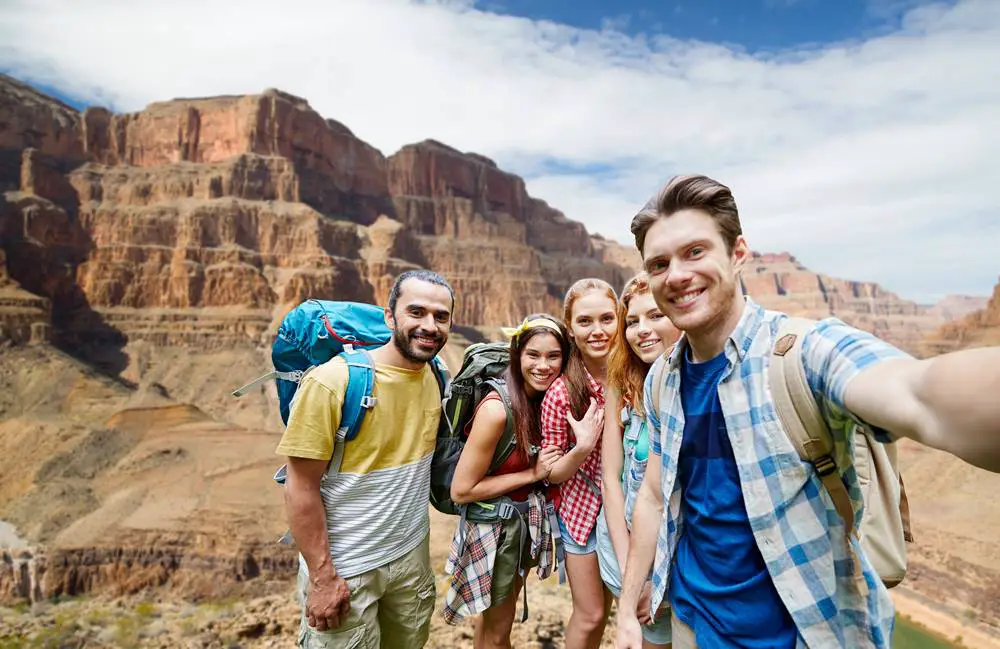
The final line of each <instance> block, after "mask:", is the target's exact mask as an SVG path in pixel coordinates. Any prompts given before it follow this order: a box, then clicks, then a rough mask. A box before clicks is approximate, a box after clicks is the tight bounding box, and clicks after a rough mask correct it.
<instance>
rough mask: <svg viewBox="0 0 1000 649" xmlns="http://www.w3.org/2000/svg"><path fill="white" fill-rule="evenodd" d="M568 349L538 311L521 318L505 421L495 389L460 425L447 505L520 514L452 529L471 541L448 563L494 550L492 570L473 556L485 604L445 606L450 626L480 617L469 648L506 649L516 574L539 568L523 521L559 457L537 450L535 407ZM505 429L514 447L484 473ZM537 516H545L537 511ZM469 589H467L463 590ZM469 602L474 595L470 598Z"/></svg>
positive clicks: (554, 451) (506, 380)
mask: <svg viewBox="0 0 1000 649" xmlns="http://www.w3.org/2000/svg"><path fill="white" fill-rule="evenodd" d="M569 344H570V343H569V335H568V333H567V331H566V328H565V327H564V326H563V325H562V323H561V322H559V321H558V320H557V319H556V318H555V317H553V316H550V315H547V314H544V313H539V314H533V315H530V316H528V317H527V318H526V319H525V320H524V321H523V322H522V323H521V325H520V326H519V327H518V328H517V329H515V330H514V332H513V335H512V337H511V341H510V364H509V365H508V367H507V369H506V370H505V371H504V374H503V386H504V389H505V391H506V393H507V395H508V398H509V405H510V411H511V414H512V421H511V422H508V412H507V406H505V405H504V403H503V401H502V396H501V395H500V394H499V393H498V392H497V391H495V390H494V391H492V392H489V393H488V394H487V395H486V396H485V397H483V399H482V400H481V401H480V402H479V404H478V405H477V406H476V410H475V412H474V414H473V415H472V419H471V421H470V423H469V425H468V427H467V431H466V434H467V440H466V442H465V447H464V448H463V450H462V454H461V456H460V458H459V460H458V464H457V465H456V467H455V475H454V477H453V478H452V482H451V498H452V500H453V501H454V502H455V503H456V504H458V505H468V504H469V503H477V502H484V501H491V500H494V499H496V498H499V497H505V499H509V502H510V503H511V504H512V505H515V506H517V507H519V508H520V509H519V511H521V512H522V515H514V516H512V517H511V518H508V519H506V520H498V521H496V522H494V523H486V524H482V523H476V524H469V523H464V524H465V529H462V530H459V531H458V532H457V534H456V538H458V536H459V534H460V535H461V536H462V537H465V535H466V534H467V533H471V534H474V535H476V538H475V539H472V540H471V541H470V539H468V538H463V539H462V540H461V541H460V542H457V543H455V542H453V548H452V556H451V557H450V558H449V565H451V566H456V565H468V564H469V563H470V562H469V557H467V556H466V557H460V556H457V555H459V554H461V553H463V552H473V553H476V554H481V555H488V554H489V552H485V551H484V552H481V553H480V550H482V549H483V547H484V546H483V545H482V544H483V543H484V541H483V540H484V539H485V543H488V544H489V547H490V548H491V549H492V548H494V547H495V557H494V559H493V563H492V565H491V566H488V565H483V561H482V560H481V559H478V558H476V559H475V566H474V569H475V570H477V571H478V573H477V575H476V579H477V580H478V584H477V587H478V586H481V585H483V584H487V583H488V584H489V587H488V588H486V589H485V590H486V591H487V592H488V593H489V596H488V599H482V600H481V601H479V602H470V601H463V602H462V603H461V605H460V606H457V607H456V606H453V605H451V604H450V603H448V604H446V608H445V615H446V619H447V620H448V621H449V622H451V621H453V620H454V619H455V618H456V617H458V616H461V615H464V614H466V613H482V615H481V617H480V618H479V619H478V620H477V622H476V631H475V640H474V642H475V647H476V649H485V648H494V647H504V648H509V647H510V632H511V627H512V625H513V623H514V612H515V609H516V605H517V597H518V593H519V592H520V591H521V588H522V586H523V585H524V579H523V577H522V574H527V572H526V571H527V569H528V568H531V567H534V566H536V565H538V561H539V556H538V555H535V556H531V552H530V546H531V545H532V543H531V538H529V529H528V526H527V525H526V524H525V521H526V520H527V519H528V518H529V517H528V516H527V514H528V513H529V505H528V503H529V501H532V499H535V500H534V501H533V502H536V503H537V502H542V503H544V500H539V499H538V498H537V496H538V495H539V494H540V493H542V492H544V491H545V489H546V487H545V485H544V484H543V483H542V481H543V480H545V478H547V477H548V475H549V471H550V470H551V468H552V464H553V463H554V462H555V461H556V460H557V459H558V458H559V457H561V456H562V454H563V451H562V450H561V449H560V448H558V447H557V446H553V445H549V446H544V447H542V448H541V449H540V450H539V446H542V443H543V442H542V439H541V432H540V431H541V425H540V411H541V403H542V397H543V396H544V395H545V392H546V390H548V389H549V387H550V386H551V385H552V383H553V382H554V381H555V380H556V379H557V378H558V377H559V375H560V374H562V372H563V369H564V368H565V366H566V361H567V359H568V357H569ZM509 424H512V425H513V431H514V441H515V446H514V450H513V451H512V452H511V453H510V455H509V456H508V457H507V459H506V460H505V461H504V462H503V463H502V464H500V465H499V466H498V467H497V468H496V469H495V470H494V471H492V472H491V471H489V468H490V465H491V464H492V463H493V459H494V457H495V454H496V453H497V451H498V449H497V445H498V443H499V442H500V440H501V438H502V436H503V434H504V430H505V428H506V427H507V426H508V425H509ZM535 455H537V459H536V458H535ZM498 460H499V458H498ZM542 498H544V496H543V497H542ZM539 515H541V516H542V517H543V518H544V508H542V509H541V511H540V512H539ZM536 520H537V517H536ZM546 520H547V519H546ZM462 524H463V523H460V525H462ZM470 543H472V544H473V545H470ZM475 544H479V545H475ZM459 548H461V549H459ZM461 578H467V575H466V574H463V575H462V577H461ZM486 580H489V581H486ZM454 581H455V580H453V585H454ZM474 590H476V589H467V591H466V592H467V593H471V591H474ZM479 595H480V596H481V595H482V594H481V593H480V594H479ZM459 599H460V598H459ZM469 599H476V597H475V596H473V595H470V596H469ZM479 604H481V605H483V606H485V608H484V609H483V610H480V608H482V606H479ZM459 611H461V612H459Z"/></svg>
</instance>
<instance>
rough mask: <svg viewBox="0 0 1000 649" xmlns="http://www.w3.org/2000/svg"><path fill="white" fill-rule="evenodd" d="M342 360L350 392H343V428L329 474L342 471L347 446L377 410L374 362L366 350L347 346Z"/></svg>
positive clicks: (338, 430) (342, 354) (341, 415)
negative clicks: (366, 418) (368, 416)
mask: <svg viewBox="0 0 1000 649" xmlns="http://www.w3.org/2000/svg"><path fill="white" fill-rule="evenodd" d="M340 356H341V357H342V358H343V359H344V362H345V363H346V364H347V389H346V390H345V391H344V401H343V404H342V405H341V408H340V427H339V428H337V433H336V435H335V437H334V440H333V457H332V458H330V466H329V467H328V468H327V470H326V472H327V474H328V475H329V474H331V473H337V472H338V471H340V465H341V463H342V462H343V461H344V446H345V444H346V443H347V442H349V441H350V440H352V439H354V438H355V437H356V436H357V434H358V431H359V430H361V424H362V422H364V419H365V415H366V414H367V412H368V410H370V409H371V408H373V407H374V406H375V402H376V398H375V397H374V396H373V394H372V393H373V392H374V390H375V361H374V360H373V359H372V356H371V354H370V353H369V352H368V350H366V349H358V350H355V349H354V348H353V347H352V346H350V345H347V346H345V350H344V352H343V353H341V354H340Z"/></svg>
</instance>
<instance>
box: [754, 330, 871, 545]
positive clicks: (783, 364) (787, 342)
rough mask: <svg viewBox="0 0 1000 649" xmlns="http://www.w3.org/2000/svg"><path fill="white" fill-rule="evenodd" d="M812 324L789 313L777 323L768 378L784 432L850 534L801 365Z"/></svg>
mask: <svg viewBox="0 0 1000 649" xmlns="http://www.w3.org/2000/svg"><path fill="white" fill-rule="evenodd" d="M814 324H815V321H814V320H809V319H807V318H797V317H791V316H789V317H787V318H786V319H785V320H784V321H783V322H782V323H781V326H780V328H779V329H778V333H777V335H776V336H775V343H774V348H773V349H772V352H771V359H770V363H769V366H768V381H769V383H770V387H771V396H772V398H773V399H774V407H775V409H776V410H777V412H778V418H779V419H780V420H781V425H782V427H783V428H784V429H785V433H786V434H787V435H788V438H789V439H790V440H791V442H792V445H793V446H794V447H795V450H796V451H797V452H798V454H799V457H801V458H802V459H803V460H805V461H807V462H809V463H810V464H812V465H813V468H815V469H816V473H817V474H818V475H819V477H820V480H822V482H823V486H824V487H826V490H827V492H829V494H830V498H831V499H832V500H833V505H834V507H836V509H837V513H838V514H840V517H841V518H842V519H843V520H844V525H845V526H846V528H847V534H848V535H850V534H851V532H852V531H853V529H854V508H853V507H852V505H851V499H850V497H849V496H848V494H847V488H846V487H845V486H844V481H843V480H841V479H840V472H839V471H838V470H837V465H836V463H835V461H834V459H833V454H834V447H833V436H832V435H831V434H830V429H829V428H827V425H826V422H825V421H824V420H823V415H822V414H821V413H820V411H819V406H818V405H817V404H816V400H815V399H814V398H813V394H812V390H810V389H809V383H808V382H807V380H806V373H805V369H804V368H803V367H802V342H803V340H804V339H805V336H806V334H807V333H808V332H809V330H810V329H812V327H813V325H814Z"/></svg>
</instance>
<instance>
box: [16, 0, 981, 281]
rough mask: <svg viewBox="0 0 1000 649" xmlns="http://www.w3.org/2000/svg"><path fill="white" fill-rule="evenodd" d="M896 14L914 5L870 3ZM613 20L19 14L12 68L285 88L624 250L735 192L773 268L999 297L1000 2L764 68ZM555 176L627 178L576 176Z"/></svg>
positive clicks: (21, 1) (206, 12)
mask: <svg viewBox="0 0 1000 649" xmlns="http://www.w3.org/2000/svg"><path fill="white" fill-rule="evenodd" d="M168 4H169V6H168ZM889 5H892V7H894V8H895V7H900V6H903V5H900V3H899V2H897V1H896V0H872V7H873V8H874V9H873V11H875V10H879V8H885V7H889ZM906 6H908V4H907V5H906ZM614 24H615V23H614V19H613V18H612V19H611V21H610V22H608V23H607V24H606V28H605V29H602V30H600V31H584V30H579V29H576V28H572V27H569V26H565V25H558V24H554V23H552V22H544V21H538V22H535V21H531V20H527V19H521V18H513V17H507V16H498V15H495V14H491V13H486V12H482V11H479V10H476V9H475V8H474V7H473V6H472V4H471V2H469V1H468V0H455V1H450V2H445V3H437V2H421V3H406V2H402V0H399V1H396V0H357V1H355V2H348V1H346V0H341V1H339V2H328V1H324V2H319V1H315V2H308V1H306V0H286V2H285V3H284V4H281V5H279V4H276V3H273V2H270V1H268V2H264V1H263V0H244V2H241V3H238V4H233V3H232V2H228V1H225V0H198V1H197V2H195V1H193V0H175V2H173V3H163V2H154V1H145V2H143V1H140V0H130V1H128V2H126V1H125V0H88V2H85V3H81V2H72V1H70V0H66V1H65V2H56V1H54V0H48V1H45V0H31V1H30V2H29V0H7V1H6V2H4V3H3V4H2V7H0V43H3V45H2V46H0V60H2V61H4V65H5V67H7V68H8V69H10V71H11V73H12V74H14V75H15V76H20V77H22V78H30V79H32V80H34V81H37V82H42V83H47V84H50V85H52V86H55V87H58V88H60V89H62V90H64V91H66V92H67V93H70V94H74V95H77V96H80V97H81V98H84V99H93V100H96V101H102V102H108V103H111V104H112V105H113V106H114V108H115V109H118V110H138V109H141V108H142V107H143V106H145V105H146V104H147V103H149V102H151V101H158V100H163V99H168V98H171V97H177V96H205V95H214V94H226V93H253V92H259V91H261V90H263V89H264V88H266V87H272V86H273V87H278V88H281V89H283V90H286V91H288V92H292V93H294V94H297V95H300V96H303V97H305V98H307V99H308V100H309V101H310V103H311V104H312V105H313V107H315V108H316V109H317V110H318V111H319V112H320V113H322V114H323V115H324V116H326V117H332V118H335V119H337V120H340V121H342V122H344V123H346V124H347V125H348V126H349V127H350V128H351V129H352V130H354V132H355V133H357V134H358V135H359V137H362V138H364V139H365V140H367V141H368V142H370V143H372V144H374V145H375V146H377V147H379V148H380V149H381V150H382V151H383V152H385V153H386V154H389V153H392V152H393V151H395V150H396V149H398V148H399V147H400V146H401V145H403V144H405V143H408V142H413V141H417V140H421V139H424V138H427V137H432V138H435V139H438V140H441V141H443V142H446V143H448V144H451V145H452V146H455V147H457V148H460V149H462V150H467V151H478V152H480V153H483V154H485V155H488V156H489V157H491V158H493V159H495V160H497V162H498V163H499V164H501V166H503V167H505V168H507V169H510V170H512V171H515V172H518V173H522V174H524V175H526V177H527V180H528V188H529V191H531V192H532V194H533V195H536V196H538V197H540V198H544V199H545V200H547V201H548V202H549V203H550V204H552V205H554V206H556V207H559V208H560V209H563V210H564V211H565V212H566V213H567V215H568V216H570V217H571V218H574V219H577V220H580V221H582V222H584V223H585V224H586V225H587V226H588V228H589V229H591V230H596V231H599V232H601V233H603V234H605V235H606V236H610V237H613V238H617V239H620V240H622V241H625V242H628V241H629V240H630V235H629V232H628V223H629V220H630V218H631V215H632V214H633V213H634V211H635V210H636V209H637V208H638V207H639V206H640V205H642V203H644V202H645V200H646V198H647V197H648V196H649V195H650V194H652V193H653V192H654V191H655V190H656V189H657V188H658V186H659V185H660V183H661V182H663V181H664V180H666V179H667V178H669V176H671V175H673V174H674V173H688V172H702V173H708V174H710V175H713V176H715V177H716V178H718V179H719V180H722V181H723V182H726V183H727V184H729V185H730V186H731V187H732V188H733V190H734V192H735V195H736V198H737V202H738V203H739V205H740V208H741V212H742V214H743V220H744V229H745V231H746V233H747V235H748V238H749V239H750V243H751V245H752V246H753V247H754V248H756V249H759V250H789V251H791V252H793V253H794V254H796V255H797V256H798V257H799V258H800V259H801V260H803V262H804V263H806V264H807V265H809V266H810V267H811V268H813V269H814V270H817V271H820V272H825V273H827V274H830V275H835V276H840V277H846V278H851V279H864V280H874V281H878V282H881V283H882V284H883V285H884V286H885V287H886V288H887V289H889V290H892V291H895V292H897V293H900V294H902V295H904V296H906V297H910V298H913V299H920V300H932V299H934V298H935V297H936V296H937V295H939V294H941V293H945V292H971V293H978V294H986V293H988V292H989V291H990V290H991V289H992V286H993V284H994V283H995V282H996V280H997V274H998V273H1000V263H998V259H1000V254H998V253H997V247H998V244H1000V201H998V199H997V195H996V192H995V191H994V186H995V185H996V183H997V181H998V179H1000V156H998V155H997V151H1000V84H998V83H996V71H997V70H1000V2H995V1H994V0H964V1H961V2H959V3H957V4H956V5H954V6H944V5H931V6H925V7H918V8H914V9H911V10H909V11H908V12H907V13H906V14H905V16H903V18H902V20H901V21H900V26H899V28H898V29H896V30H895V31H892V32H889V33H883V34H881V35H879V36H877V37H871V38H869V39H867V40H859V41H856V42H849V43H839V44H830V45H826V46H822V47H817V46H812V47H810V48H803V49H800V50H789V51H783V52H779V53H772V54H768V55H758V56H752V55H749V54H747V53H745V52H740V51H735V50H733V49H730V48H727V47H724V46H721V45H718V44H712V43H702V42H694V41H684V40H677V39H673V38H668V37H664V36H638V37H630V36H627V35H625V34H622V33H620V32H617V31H615V30H614V29H612V28H611V27H613V26H614ZM632 25H633V27H634V26H636V25H635V21H634V20H633V21H632ZM553 160H555V161H557V162H558V163H559V165H560V167H561V168H578V169H588V168H592V167H595V166H597V165H601V166H603V167H604V168H605V169H604V171H603V172H602V173H600V174H586V173H583V172H579V173H577V174H575V175H560V174H557V173H555V171H554V170H553V168H552V166H551V165H549V166H546V164H545V163H546V162H548V161H553Z"/></svg>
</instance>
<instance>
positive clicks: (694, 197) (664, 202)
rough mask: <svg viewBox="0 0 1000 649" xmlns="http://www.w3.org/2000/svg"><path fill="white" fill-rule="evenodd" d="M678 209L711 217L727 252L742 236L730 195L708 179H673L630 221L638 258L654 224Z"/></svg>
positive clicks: (703, 177)
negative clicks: (694, 211) (696, 211)
mask: <svg viewBox="0 0 1000 649" xmlns="http://www.w3.org/2000/svg"><path fill="white" fill-rule="evenodd" d="M681 210H701V211H703V212H705V213H707V214H708V215H709V216H711V217H712V219H714V220H715V225H716V227H717V228H718V229H719V234H721V235H722V240H723V241H725V243H726V252H728V253H732V252H733V248H734V247H735V245H736V239H737V238H739V236H740V235H741V234H743V228H742V226H741V225H740V212H739V210H738V209H737V208H736V200H735V199H734V198H733V192H732V191H731V190H730V189H729V188H728V187H726V186H725V185H723V184H722V183H720V182H719V181H717V180H713V179H711V178H709V177H708V176H674V177H673V178H671V179H670V180H669V181H668V182H667V184H666V185H664V186H663V187H662V188H661V189H660V191H658V192H656V195H655V196H653V197H652V198H651V199H649V201H648V202H647V203H646V204H645V205H644V206H643V207H642V209H641V210H639V213H638V214H636V215H635V216H634V217H633V218H632V225H631V227H630V229H631V230H632V235H633V236H634V237H635V247H636V248H638V249H639V254H640V255H641V254H643V248H644V247H645V245H646V234H647V233H648V232H649V228H650V227H652V225H653V223H655V222H656V221H658V220H660V219H663V218H667V217H669V216H671V215H672V214H674V213H676V212H680V211H681Z"/></svg>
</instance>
